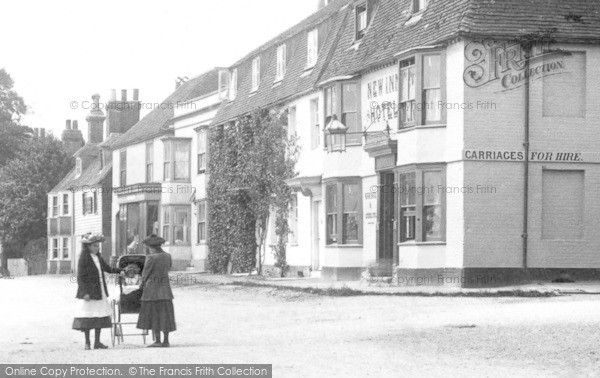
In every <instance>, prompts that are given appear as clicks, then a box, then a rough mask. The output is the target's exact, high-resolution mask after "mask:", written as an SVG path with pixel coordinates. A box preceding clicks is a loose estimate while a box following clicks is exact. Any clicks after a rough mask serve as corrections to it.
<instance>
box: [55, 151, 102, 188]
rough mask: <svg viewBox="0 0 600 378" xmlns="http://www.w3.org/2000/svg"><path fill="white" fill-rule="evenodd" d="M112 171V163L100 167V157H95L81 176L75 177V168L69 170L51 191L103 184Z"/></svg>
mask: <svg viewBox="0 0 600 378" xmlns="http://www.w3.org/2000/svg"><path fill="white" fill-rule="evenodd" d="M111 173H112V163H108V164H106V165H105V166H104V168H103V169H102V170H101V169H100V158H96V159H94V160H93V161H92V162H91V163H90V165H88V166H87V168H86V169H84V170H83V172H81V176H79V177H77V178H75V168H73V170H71V172H69V174H67V175H66V176H65V178H63V179H62V181H61V182H59V183H58V185H56V186H55V187H54V188H53V189H52V191H50V193H56V192H62V191H66V190H69V191H71V190H72V188H77V189H78V190H81V189H82V187H83V186H86V185H87V186H95V185H98V184H101V183H102V181H103V180H104V179H105V178H107V177H108V176H109V175H110V174H111Z"/></svg>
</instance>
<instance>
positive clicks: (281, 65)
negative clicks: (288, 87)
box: [275, 44, 287, 82]
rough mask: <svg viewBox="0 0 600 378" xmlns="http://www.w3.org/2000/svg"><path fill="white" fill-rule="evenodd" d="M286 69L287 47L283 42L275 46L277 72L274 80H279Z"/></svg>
mask: <svg viewBox="0 0 600 378" xmlns="http://www.w3.org/2000/svg"><path fill="white" fill-rule="evenodd" d="M286 69H287V47H286V45H285V44H283V45H281V46H279V47H278V48H277V74H276V75H275V82H278V81H281V80H282V79H283V76H284V75H285V70H286Z"/></svg>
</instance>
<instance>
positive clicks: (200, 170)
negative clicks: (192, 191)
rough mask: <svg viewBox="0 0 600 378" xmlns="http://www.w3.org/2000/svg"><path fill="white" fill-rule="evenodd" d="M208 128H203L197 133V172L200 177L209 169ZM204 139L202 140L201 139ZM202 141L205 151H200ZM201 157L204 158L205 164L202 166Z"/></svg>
mask: <svg viewBox="0 0 600 378" xmlns="http://www.w3.org/2000/svg"><path fill="white" fill-rule="evenodd" d="M207 131H208V127H201V128H199V129H198V130H197V131H196V172H197V174H198V175H201V174H203V173H206V169H207V167H208V160H207V159H208V152H207V150H208V148H207V147H208V146H207V145H208V133H207ZM200 138H202V139H200ZM200 140H203V141H204V146H203V147H204V149H203V150H202V151H201V150H200ZM200 157H202V162H203V164H202V165H200Z"/></svg>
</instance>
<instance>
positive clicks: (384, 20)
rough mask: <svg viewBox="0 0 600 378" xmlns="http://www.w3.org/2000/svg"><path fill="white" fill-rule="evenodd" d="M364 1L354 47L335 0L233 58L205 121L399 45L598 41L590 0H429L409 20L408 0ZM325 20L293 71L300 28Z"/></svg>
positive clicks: (597, 12)
mask: <svg viewBox="0 0 600 378" xmlns="http://www.w3.org/2000/svg"><path fill="white" fill-rule="evenodd" d="M367 1H368V3H369V7H370V8H371V9H372V11H373V13H371V16H370V17H371V20H370V26H369V29H368V30H367V33H366V35H365V36H364V37H363V39H362V41H361V42H360V44H358V46H353V45H354V44H355V40H354V35H355V30H354V27H355V25H354V23H355V22H354V9H353V7H352V5H351V4H352V3H353V2H352V1H349V0H337V1H333V2H332V3H331V4H330V5H329V6H327V7H325V8H324V9H321V10H320V11H318V12H316V13H315V14H314V15H312V16H310V17H309V18H307V19H306V20H304V21H302V22H300V23H299V24H297V25H296V26H294V27H292V28H290V29H289V30H287V31H285V32H283V33H282V34H280V35H279V36H278V37H276V38H274V39H272V40H270V41H269V42H267V43H265V44H263V45H262V46H260V47H259V48H257V49H255V50H254V51H252V52H251V53H250V54H248V55H247V56H246V57H244V58H243V59H242V60H240V61H238V62H237V63H235V64H234V65H233V66H232V68H237V69H238V93H237V97H236V99H235V100H234V101H231V102H229V103H225V104H223V105H222V106H221V108H220V109H219V112H218V113H217V116H216V117H215V119H214V120H213V124H219V123H223V122H225V121H228V120H231V119H233V118H235V117H237V116H239V115H242V114H247V113H249V112H251V111H252V110H254V109H256V108H258V107H265V106H269V105H273V104H276V103H278V102H281V101H283V100H286V99H289V98H290V97H292V96H294V95H299V94H302V93H305V92H306V91H309V90H311V89H316V88H317V85H318V84H319V83H323V82H324V81H326V80H329V79H333V78H336V77H340V76H347V75H356V74H359V73H361V72H362V71H364V70H366V69H369V68H371V67H375V66H377V65H380V64H384V63H387V62H389V61H391V60H393V59H394V57H395V55H396V54H398V53H399V52H402V51H406V50H409V49H412V48H415V47H420V46H431V45H437V44H441V43H445V42H447V41H448V40H451V39H452V38H455V37H459V36H472V37H476V36H480V37H496V38H514V37H518V36H521V35H523V34H529V33H539V32H541V31H546V30H549V29H555V33H554V34H552V37H553V38H554V40H555V41H556V42H563V41H564V42H578V41H581V42H587V43H590V42H592V43H598V42H600V1H598V0H569V1H565V0H429V3H428V6H427V8H426V9H425V10H424V11H423V13H422V15H421V16H420V19H418V18H416V17H415V18H414V19H412V20H411V18H412V17H413V15H412V14H411V4H412V2H413V0H367ZM348 4H350V5H348ZM347 5H348V6H347ZM409 20H410V21H411V22H408V23H407V21H409ZM326 21H329V22H331V29H329V30H330V32H329V35H328V36H327V39H326V41H324V45H323V46H322V48H321V50H320V52H319V61H318V63H317V67H315V69H314V70H313V72H312V73H311V74H310V75H307V76H305V77H301V75H302V73H303V71H304V63H305V62H306V34H307V32H308V31H309V30H311V29H312V28H314V27H315V26H316V25H319V24H321V23H324V22H326ZM284 41H285V42H286V44H287V48H288V50H290V49H291V50H292V51H291V54H292V55H291V57H290V60H289V63H288V68H287V72H286V74H285V77H284V79H283V81H282V83H281V85H279V86H275V87H274V86H273V81H274V78H275V70H276V50H277V47H278V46H279V45H280V44H282V43H283V42H284ZM257 56H260V57H261V85H260V87H259V89H258V91H257V92H256V93H255V94H253V95H250V86H251V81H252V78H251V70H252V60H253V59H254V58H255V57H257Z"/></svg>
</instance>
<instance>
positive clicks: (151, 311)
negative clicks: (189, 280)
mask: <svg viewBox="0 0 600 378" xmlns="http://www.w3.org/2000/svg"><path fill="white" fill-rule="evenodd" d="M142 243H144V244H146V245H147V246H148V247H149V248H150V252H151V254H150V255H148V256H146V262H145V263H144V269H143V270H142V285H141V287H142V291H143V293H142V307H141V309H140V316H139V318H138V323H137V328H140V329H144V330H152V331H153V332H154V336H155V339H156V342H155V343H154V344H152V345H149V347H151V348H156V347H163V348H166V347H169V346H170V344H169V333H170V332H173V331H175V330H176V329H177V327H176V326H175V311H174V310H173V292H172V291H171V283H170V282H169V269H171V255H169V254H168V253H167V252H165V251H163V249H162V248H161V245H163V244H164V243H165V239H163V238H161V237H159V236H156V235H151V236H150V237H149V238H148V239H146V240H144V241H143V242H142ZM160 332H162V333H163V335H164V338H163V340H162V343H161V337H160Z"/></svg>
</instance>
